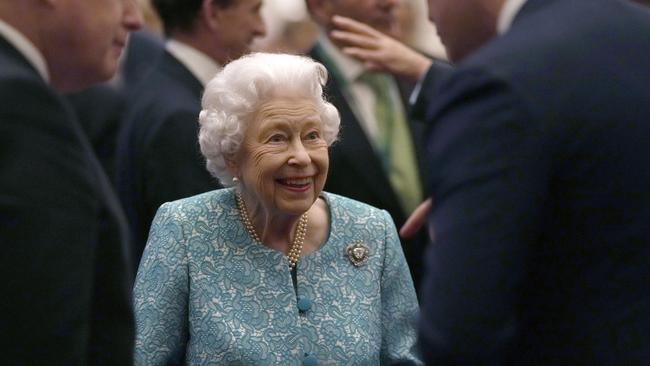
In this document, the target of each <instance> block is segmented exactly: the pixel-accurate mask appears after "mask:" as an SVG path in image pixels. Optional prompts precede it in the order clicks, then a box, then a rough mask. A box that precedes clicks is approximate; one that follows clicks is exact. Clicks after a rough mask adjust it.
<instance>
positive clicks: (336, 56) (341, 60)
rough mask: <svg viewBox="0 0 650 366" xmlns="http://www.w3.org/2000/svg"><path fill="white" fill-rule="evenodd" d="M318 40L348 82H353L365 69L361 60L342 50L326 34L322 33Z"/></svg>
mask: <svg viewBox="0 0 650 366" xmlns="http://www.w3.org/2000/svg"><path fill="white" fill-rule="evenodd" d="M318 42H319V43H320V45H321V47H323V49H324V50H325V53H326V54H327V55H328V56H329V57H330V58H331V59H332V61H334V64H335V65H336V66H337V69H338V72H339V73H340V74H341V75H340V76H342V77H343V78H344V79H345V81H346V82H348V83H353V82H354V81H355V80H356V79H357V78H358V77H359V76H361V74H362V73H363V72H364V71H365V67H364V66H363V64H362V63H361V62H359V61H357V60H356V59H354V58H352V57H350V56H348V55H346V54H344V53H343V52H341V50H340V49H339V48H338V47H336V46H335V45H334V43H332V41H330V40H329V38H327V36H325V35H324V34H321V35H320V38H319V39H318Z"/></svg>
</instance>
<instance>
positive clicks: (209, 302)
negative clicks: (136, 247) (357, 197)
mask: <svg viewBox="0 0 650 366" xmlns="http://www.w3.org/2000/svg"><path fill="white" fill-rule="evenodd" d="M322 197H323V198H324V199H325V201H326V202H327V203H328V206H329V213H330V232H329V237H328V239H327V241H326V242H325V243H323V245H322V246H321V248H320V249H319V250H318V251H316V252H314V253H311V254H309V255H307V256H303V257H300V259H299V260H298V264H297V267H296V274H297V276H296V284H297V286H296V288H294V285H293V281H292V278H291V272H290V270H289V266H288V261H287V258H286V257H285V256H284V254H282V253H280V252H278V251H275V250H273V249H270V248H267V247H265V246H263V245H260V244H258V243H256V242H254V241H253V240H252V238H251V237H250V235H249V234H248V232H247V231H246V229H245V227H244V226H243V224H242V222H241V220H240V217H239V212H238V210H237V206H236V203H235V195H234V190H233V189H222V190H217V191H212V192H208V193H205V194H202V195H198V196H194V197H190V198H186V199H182V200H179V201H175V202H171V203H166V204H164V205H163V206H161V208H160V209H159V210H158V213H157V214H156V218H155V219H154V222H153V225H152V228H151V232H150V235H149V241H148V243H147V247H146V249H145V252H144V255H143V259H142V262H141V263H140V268H139V270H138V274H137V279H136V285H135V290H134V291H135V294H134V296H135V314H136V324H137V336H136V351H135V364H136V365H169V364H182V363H186V364H188V365H302V364H303V363H304V364H318V365H390V364H401V365H402V364H405V365H408V364H415V365H419V364H421V363H420V361H419V359H418V357H417V355H416V354H415V340H416V331H415V328H414V322H415V320H416V317H417V312H418V306H417V300H416V297H415V291H414V289H413V283H412V281H411V278H410V275H409V270H408V267H407V264H406V261H405V259H404V255H403V253H402V249H401V246H400V242H399V240H398V238H397V232H396V230H395V226H394V224H393V222H392V220H391V218H390V216H389V215H388V213H387V212H385V211H382V210H378V209H376V208H373V207H371V206H368V205H366V204H363V203H360V202H357V201H354V200H350V199H347V198H344V197H341V196H337V195H334V194H329V193H323V194H322ZM355 242H360V243H362V244H363V245H364V246H365V247H367V248H368V249H369V251H368V252H369V255H368V259H367V261H365V262H364V263H362V264H360V265H358V266H355V265H354V264H353V261H352V260H351V258H350V255H349V254H348V252H347V251H346V248H347V247H348V246H349V245H350V244H353V243H355Z"/></svg>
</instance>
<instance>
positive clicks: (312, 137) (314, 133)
mask: <svg viewBox="0 0 650 366" xmlns="http://www.w3.org/2000/svg"><path fill="white" fill-rule="evenodd" d="M318 138H320V134H319V133H318V131H312V132H310V133H308V134H307V140H316V139H318Z"/></svg>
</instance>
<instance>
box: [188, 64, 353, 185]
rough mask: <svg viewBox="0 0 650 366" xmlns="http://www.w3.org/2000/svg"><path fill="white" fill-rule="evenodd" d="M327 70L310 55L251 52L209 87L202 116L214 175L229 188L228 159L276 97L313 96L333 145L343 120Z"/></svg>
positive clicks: (326, 137) (203, 139)
mask: <svg viewBox="0 0 650 366" xmlns="http://www.w3.org/2000/svg"><path fill="white" fill-rule="evenodd" d="M326 82H327V70H326V69H325V67H324V66H323V65H321V64H320V63H318V62H316V61H314V60H312V59H311V58H309V57H305V56H297V55H289V54H274V53H261V52H259V53H251V54H249V55H246V56H243V57H241V58H239V59H237V60H235V61H232V62H231V63H229V64H228V65H226V67H224V68H223V70H222V71H221V72H220V73H218V74H217V75H216V76H215V77H214V78H213V79H212V80H211V81H210V82H209V83H208V85H207V86H206V88H205V91H204V94H203V99H202V102H201V105H202V110H201V113H200V114H199V123H200V125H201V129H200V131H199V144H200V146H201V153H202V154H203V156H204V157H205V158H206V160H207V162H206V167H207V169H208V171H209V172H210V174H212V175H213V176H214V177H216V178H217V179H219V181H220V182H221V184H222V185H223V186H226V187H228V186H232V185H233V184H234V183H233V177H232V175H231V174H230V173H229V172H228V169H227V168H226V158H227V157H232V156H234V155H235V154H236V153H237V151H238V150H239V147H240V146H241V143H242V141H243V140H244V134H245V131H246V128H247V127H248V122H249V121H250V119H251V117H252V116H253V115H254V113H255V111H256V110H257V108H258V107H259V106H260V105H261V104H263V103H265V102H267V101H269V100H270V99H272V98H274V97H278V96H279V95H281V96H282V97H293V96H295V97H300V98H309V99H311V100H312V101H313V102H314V104H315V105H316V108H317V111H318V113H319V115H320V118H321V122H322V123H323V130H322V136H323V139H324V140H325V141H326V142H327V146H330V145H331V144H332V143H334V141H336V139H337V136H338V133H339V125H340V121H341V119H340V117H339V113H338V111H337V110H336V108H335V107H334V106H333V105H332V104H331V103H329V102H327V101H326V100H325V98H324V96H323V86H324V85H325V83H326Z"/></svg>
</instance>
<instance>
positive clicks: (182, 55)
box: [165, 39, 221, 86]
mask: <svg viewBox="0 0 650 366" xmlns="http://www.w3.org/2000/svg"><path fill="white" fill-rule="evenodd" d="M165 48H166V49H167V51H169V53H171V54H172V55H173V56H174V57H176V59H177V60H178V61H179V62H180V63H181V64H183V66H185V67H187V68H188V70H190V72H191V73H192V75H194V76H195V77H196V78H197V79H198V80H199V81H200V82H201V84H203V86H205V85H206V84H207V83H208V82H209V81H210V80H212V78H213V77H214V76H215V75H216V74H217V73H218V72H219V71H221V66H220V65H219V64H218V63H216V62H215V61H214V60H213V59H212V58H211V57H210V56H208V55H206V54H205V53H203V52H201V51H199V50H197V49H196V48H194V47H192V46H190V45H188V44H185V43H183V42H179V41H177V40H174V39H170V40H168V41H167V43H166V44H165Z"/></svg>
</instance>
